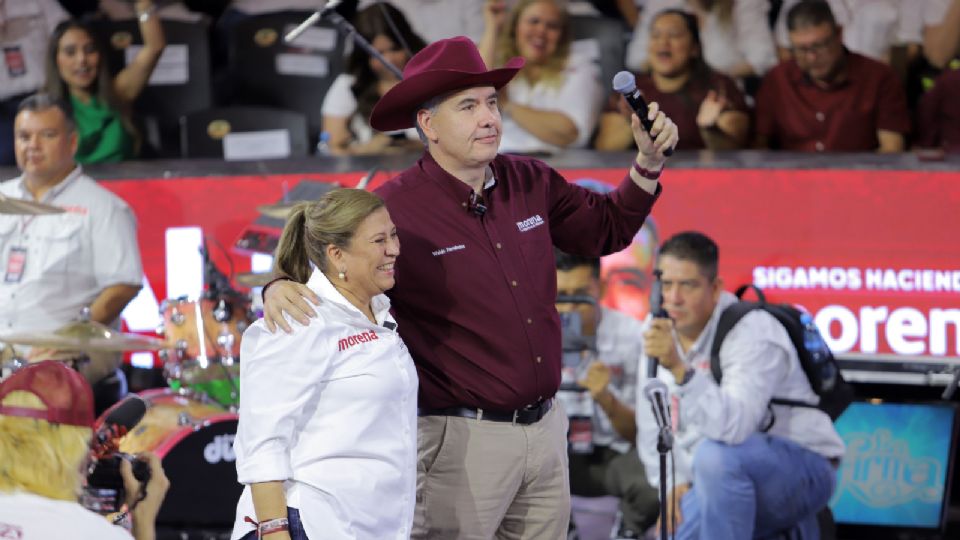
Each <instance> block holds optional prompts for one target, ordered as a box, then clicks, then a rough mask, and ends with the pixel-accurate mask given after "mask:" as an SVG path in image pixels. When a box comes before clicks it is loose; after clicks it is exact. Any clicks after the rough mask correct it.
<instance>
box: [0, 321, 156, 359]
mask: <svg viewBox="0 0 960 540" xmlns="http://www.w3.org/2000/svg"><path fill="white" fill-rule="evenodd" d="M0 341H2V342H4V343H11V344H14V345H26V346H30V347H45V348H50V349H56V350H60V351H79V352H82V353H97V352H127V351H157V350H160V349H162V348H164V346H165V344H164V342H163V341H162V340H159V339H156V338H151V337H147V336H143V335H140V334H125V333H123V332H118V331H116V330H114V329H113V328H110V327H109V326H107V325H105V324H100V323H98V322H96V321H91V320H89V319H87V320H83V319H82V318H81V320H79V321H75V322H72V323H68V324H67V325H65V326H62V327H60V328H59V329H57V330H54V331H53V332H21V333H16V334H7V335H5V336H2V337H0Z"/></svg>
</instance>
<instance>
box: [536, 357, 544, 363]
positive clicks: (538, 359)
mask: <svg viewBox="0 0 960 540" xmlns="http://www.w3.org/2000/svg"><path fill="white" fill-rule="evenodd" d="M541 360H543V358H541V357H539V356H538V357H537V363H538V364H539V363H540V361H541Z"/></svg>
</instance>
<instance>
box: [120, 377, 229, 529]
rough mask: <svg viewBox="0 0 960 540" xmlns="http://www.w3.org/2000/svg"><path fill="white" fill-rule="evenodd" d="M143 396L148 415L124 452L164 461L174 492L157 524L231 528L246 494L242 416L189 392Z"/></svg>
mask: <svg viewBox="0 0 960 540" xmlns="http://www.w3.org/2000/svg"><path fill="white" fill-rule="evenodd" d="M139 395H140V397H142V398H143V400H144V401H145V402H146V403H147V412H146V414H145V415H144V416H143V419H142V420H140V422H139V423H138V424H137V425H136V426H134V428H133V429H132V430H130V432H129V433H127V435H126V436H125V437H123V439H121V440H120V451H122V452H127V453H130V454H136V453H138V452H145V451H151V452H153V453H155V454H157V456H159V457H160V460H161V462H162V464H163V470H164V473H165V474H166V475H167V478H169V479H170V490H169V491H168V492H167V496H166V498H165V499H164V501H163V506H162V507H161V508H160V514H159V515H158V516H157V524H158V525H165V526H176V527H182V526H190V527H197V526H202V527H224V528H229V527H232V526H233V522H234V517H235V514H236V508H237V500H238V499H239V498H240V493H241V491H242V490H243V486H241V485H240V484H238V483H237V469H236V463H235V461H236V457H235V456H234V454H233V439H234V436H235V435H236V433H237V419H238V417H237V415H236V414H235V413H231V412H229V411H227V410H226V409H225V408H224V407H223V406H222V405H220V404H218V403H215V402H213V401H211V400H210V399H209V398H207V397H206V396H203V395H200V394H195V393H193V392H190V391H188V390H179V391H176V390H171V389H169V388H157V389H153V390H146V391H144V392H141V393H140V394H139ZM109 413H110V411H107V412H106V413H104V415H103V417H102V418H101V420H102V419H104V418H106V417H107V415H108V414H109Z"/></svg>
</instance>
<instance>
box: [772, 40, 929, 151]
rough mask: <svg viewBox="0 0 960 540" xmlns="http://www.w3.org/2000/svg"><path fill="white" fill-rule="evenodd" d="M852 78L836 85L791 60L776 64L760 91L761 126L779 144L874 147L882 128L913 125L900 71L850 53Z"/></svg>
mask: <svg viewBox="0 0 960 540" xmlns="http://www.w3.org/2000/svg"><path fill="white" fill-rule="evenodd" d="M845 61H846V63H847V65H846V70H847V79H846V80H845V81H844V82H842V83H840V84H838V85H836V86H835V87H833V88H830V89H823V88H820V87H819V86H817V85H816V84H814V83H813V82H812V81H810V80H809V79H808V78H807V76H806V75H805V74H804V73H803V72H802V71H801V70H800V68H799V67H798V66H797V64H796V63H795V62H794V61H792V60H788V61H786V62H781V63H780V65H778V66H777V67H775V68H773V69H772V70H770V72H769V73H767V75H766V77H764V79H763V84H762V85H761V86H760V91H759V92H758V93H757V114H756V132H757V134H758V135H763V136H765V137H766V138H767V140H768V141H769V142H770V143H771V145H772V147H773V148H778V149H780V150H795V151H803V152H817V151H820V152H869V151H872V150H876V149H877V147H878V146H879V145H880V141H879V140H878V139H877V131H878V130H881V129H882V130H885V131H895V132H898V133H904V134H906V133H907V132H909V131H910V116H909V114H908V112H907V98H906V93H905V92H904V90H903V85H902V84H901V82H900V79H899V78H897V75H896V73H894V71H893V70H892V69H891V68H890V67H889V66H887V65H886V64H882V63H880V62H877V61H876V60H873V59H870V58H867V57H866V56H863V55H860V54H857V53H853V52H847V53H846V60H845Z"/></svg>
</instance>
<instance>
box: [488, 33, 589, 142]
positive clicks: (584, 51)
mask: <svg viewBox="0 0 960 540" xmlns="http://www.w3.org/2000/svg"><path fill="white" fill-rule="evenodd" d="M595 43H596V42H595V41H593V40H582V41H575V42H573V43H572V44H571V46H570V58H569V60H568V61H567V67H566V68H565V69H564V71H563V74H562V75H561V77H562V78H563V79H562V81H561V82H560V83H559V84H547V83H544V82H539V83H537V84H534V85H531V84H530V83H529V82H527V80H526V79H524V78H523V76H522V75H518V76H517V77H515V78H514V79H513V80H512V81H510V84H509V85H507V92H508V99H509V101H510V102H512V103H517V104H520V105H528V106H530V107H535V108H537V109H544V110H548V111H559V112H562V113H563V114H565V115H567V117H569V118H570V120H571V121H573V123H574V125H576V126H577V131H578V133H577V140H576V141H575V142H574V143H573V144H571V145H570V146H569V147H570V148H582V147H585V146H586V145H587V143H588V142H589V141H590V137H591V136H592V135H593V131H594V129H595V128H596V126H597V118H598V117H599V115H600V110H601V108H602V107H603V102H604V99H605V98H606V96H607V93H606V91H605V90H604V89H603V87H602V86H601V85H600V81H599V77H600V68H599V66H598V65H597V64H596V63H595V62H594V60H595V58H596V45H595ZM561 150H563V148H562V147H560V146H557V145H554V144H550V143H547V142H545V141H542V140H540V139H539V138H538V137H537V136H536V135H534V134H533V133H530V132H529V131H527V130H525V129H523V128H522V127H520V124H518V123H517V122H516V121H515V120H514V119H513V118H511V117H510V115H507V114H505V115H503V137H502V138H501V139H500V151H501V152H504V153H510V152H516V153H530V152H546V153H550V154H554V153H557V152H560V151H561Z"/></svg>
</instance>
